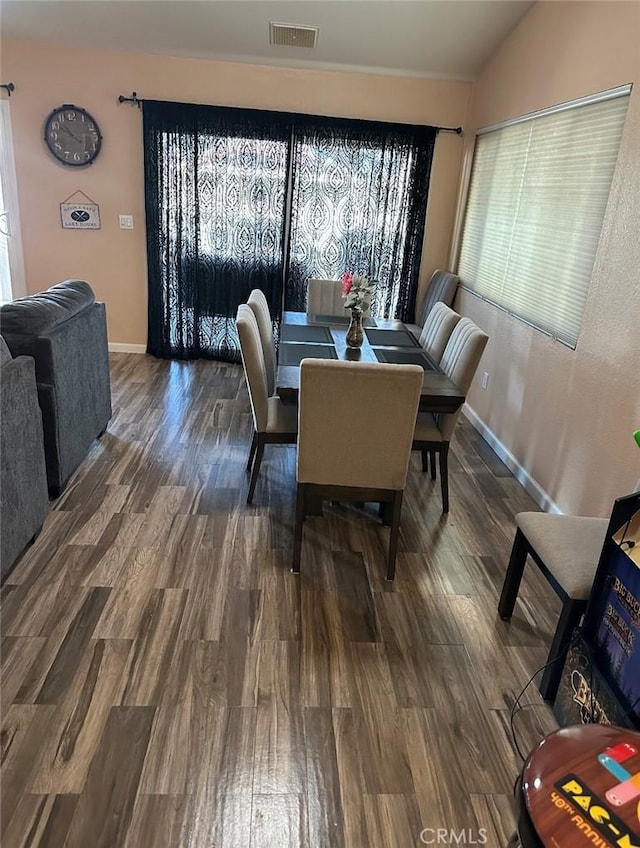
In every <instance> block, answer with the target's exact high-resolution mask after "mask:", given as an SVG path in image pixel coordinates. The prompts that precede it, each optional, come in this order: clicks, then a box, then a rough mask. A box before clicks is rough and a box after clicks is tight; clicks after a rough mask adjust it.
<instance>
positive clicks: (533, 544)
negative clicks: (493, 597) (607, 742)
mask: <svg viewBox="0 0 640 848" xmlns="http://www.w3.org/2000/svg"><path fill="white" fill-rule="evenodd" d="M608 526H609V519H607V518H590V517H587V516H582V515H548V514H547V513H545V512H519V513H518V514H517V515H516V535H515V538H514V540H513V547H512V549H511V556H510V558H509V565H508V568H507V572H506V574H505V577H504V583H503V585H502V592H501V594H500V601H499V603H498V613H499V615H500V618H503V619H506V620H509V619H510V618H511V616H512V614H513V608H514V606H515V603H516V598H517V596H518V590H519V588H520V581H521V580H522V576H523V573H524V567H525V565H526V562H527V557H528V556H530V557H531V559H532V560H533V562H535V564H536V565H537V566H538V568H539V569H540V571H541V572H542V574H543V576H544V577H545V578H546V579H547V580H548V582H549V584H550V585H551V587H552V588H553V590H554V592H555V593H556V594H557V595H558V597H559V598H560V599H561V600H562V612H561V613H560V618H559V620H558V624H557V627H556V631H555V634H554V636H553V641H552V642H551V647H550V649H549V656H548V659H547V665H546V668H545V670H544V673H543V675H542V679H541V681H540V687H539V688H540V694H541V695H542V697H543V698H544V699H545V701H553V699H554V698H555V696H556V692H557V691H558V686H559V685H560V679H561V677H562V670H563V667H564V659H565V657H566V656H567V653H568V651H569V647H570V645H571V639H572V638H573V631H574V628H575V627H577V626H578V625H579V623H580V619H581V618H582V615H583V613H584V611H585V610H586V608H587V602H588V600H589V595H590V594H591V587H592V585H593V580H594V577H595V574H596V569H597V567H598V562H599V561H600V554H601V552H602V547H603V545H604V541H605V536H606V533H607V527H608Z"/></svg>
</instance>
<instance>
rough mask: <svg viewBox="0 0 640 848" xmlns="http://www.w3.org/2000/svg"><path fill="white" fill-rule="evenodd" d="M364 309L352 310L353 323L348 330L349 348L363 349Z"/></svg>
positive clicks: (354, 308)
mask: <svg viewBox="0 0 640 848" xmlns="http://www.w3.org/2000/svg"><path fill="white" fill-rule="evenodd" d="M363 339H364V336H363V333H362V309H358V307H357V306H355V307H353V309H352V310H351V322H350V324H349V329H348V330H347V347H362V342H363Z"/></svg>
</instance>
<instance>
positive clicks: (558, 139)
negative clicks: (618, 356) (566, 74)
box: [458, 86, 630, 347]
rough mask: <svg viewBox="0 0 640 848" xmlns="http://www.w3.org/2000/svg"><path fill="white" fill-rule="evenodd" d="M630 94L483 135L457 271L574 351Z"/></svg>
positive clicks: (567, 107)
mask: <svg viewBox="0 0 640 848" xmlns="http://www.w3.org/2000/svg"><path fill="white" fill-rule="evenodd" d="M629 91H630V87H629V86H625V87H623V88H619V89H615V90H612V91H609V92H604V93H603V94H600V95H595V96H594V97H591V98H584V99H583V100H580V101H575V102H573V103H570V104H563V105H562V106H560V107H554V108H552V109H549V110H546V111H545V112H544V113H536V115H533V116H524V117H523V118H520V119H517V120H516V121H512V122H509V123H508V124H505V125H502V126H500V127H497V128H495V127H490V128H488V129H487V130H484V131H481V133H480V134H479V135H478V138H477V140H476V149H475V153H474V159H473V168H472V172H471V183H470V187H469V198H468V201H467V209H466V214H465V221H464V228H463V234H462V244H461V249H460V259H459V263H458V273H459V275H460V277H461V279H462V283H463V285H464V286H466V287H467V288H468V289H470V290H471V291H473V292H475V293H476V294H478V295H479V296H481V297H483V298H485V299H486V300H488V301H490V302H492V303H495V304H496V305H498V306H500V307H502V308H503V309H505V310H507V311H508V312H509V313H511V314H513V315H516V316H517V317H519V318H522V319H523V320H525V321H527V322H529V323H531V324H532V325H533V326H535V327H537V328H538V329H541V330H543V331H545V332H547V333H549V334H550V335H552V336H553V337H554V338H557V339H559V340H560V341H563V342H564V343H566V344H568V345H570V346H572V347H575V344H576V342H577V339H578V333H579V332H580V324H581V320H582V312H583V309H584V304H585V300H586V297H587V290H588V286H589V281H590V279H591V272H592V268H593V262H594V259H595V254H596V250H597V247H598V241H599V238H600V230H601V227H602V220H603V217H604V213H605V208H606V205H607V199H608V197H609V189H610V186H611V179H612V177H613V170H614V167H615V163H616V158H617V155H618V148H619V145H620V138H621V136H622V129H623V126H624V121H625V117H626V113H627V105H628V99H629V98H628V95H629Z"/></svg>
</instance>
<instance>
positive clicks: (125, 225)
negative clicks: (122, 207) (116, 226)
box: [118, 215, 133, 230]
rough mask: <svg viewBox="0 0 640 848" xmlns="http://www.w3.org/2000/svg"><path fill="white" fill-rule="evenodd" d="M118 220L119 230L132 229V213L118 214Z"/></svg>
mask: <svg viewBox="0 0 640 848" xmlns="http://www.w3.org/2000/svg"><path fill="white" fill-rule="evenodd" d="M118 217H119V220H120V229H121V230H132V229H133V215H119V216H118Z"/></svg>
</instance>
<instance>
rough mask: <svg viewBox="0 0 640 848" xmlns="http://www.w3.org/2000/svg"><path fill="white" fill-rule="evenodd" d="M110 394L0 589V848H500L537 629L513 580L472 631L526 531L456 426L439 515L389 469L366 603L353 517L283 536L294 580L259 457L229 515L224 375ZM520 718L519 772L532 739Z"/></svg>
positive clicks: (230, 461)
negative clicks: (390, 517)
mask: <svg viewBox="0 0 640 848" xmlns="http://www.w3.org/2000/svg"><path fill="white" fill-rule="evenodd" d="M112 377H113V401H114V415H113V419H112V421H111V424H110V426H109V429H108V432H107V434H106V435H105V436H104V437H103V439H102V441H101V442H100V443H97V442H96V444H95V446H94V448H93V450H92V452H91V454H90V455H89V457H88V458H87V460H86V461H85V462H84V463H83V465H82V467H81V468H80V469H79V470H78V472H77V473H76V475H75V476H74V478H73V480H72V481H71V484H70V485H69V486H68V488H67V489H66V491H65V493H64V494H63V496H62V497H61V498H60V499H59V500H58V501H56V502H55V503H54V504H52V509H51V512H50V514H49V516H48V518H47V521H46V523H45V526H44V529H43V531H42V533H41V534H40V536H39V537H38V539H37V540H36V543H35V545H33V546H32V547H31V548H30V549H29V550H27V552H26V553H25V554H24V556H23V557H22V559H21V560H20V562H19V563H18V565H17V566H16V568H15V569H14V571H13V572H12V573H11V575H10V576H9V577H8V579H7V580H6V582H5V585H4V586H3V589H2V607H1V626H2V688H1V690H0V695H1V702H2V733H1V737H0V739H1V746H0V750H1V755H0V756H1V758H2V781H1V794H2V820H1V833H0V837H1V844H2V846H3V848H22V846H41V848H44V846H46V848H57V846H63V845H65V846H69V848H71V846H73V848H98V847H99V846H104V848H120V846H123V848H165V847H166V848H178V846H192V848H213V846H215V848H241V846H251V848H267V846H277V848H286V846H291V848H306V846H309V847H310V848H311V846H313V848H333V846H347V848H378V846H380V848H383V846H384V848H408V847H409V846H420V845H423V844H429V843H428V841H426V840H428V839H432V838H433V834H432V831H426V830H425V829H427V828H432V829H434V830H437V829H438V828H443V829H446V831H447V832H449V831H452V830H455V831H456V832H458V839H459V838H460V837H459V832H460V831H461V830H465V831H466V832H467V833H466V835H465V838H466V839H467V844H469V843H470V842H471V838H475V839H476V842H478V840H480V839H481V838H482V833H485V832H486V838H485V841H484V842H478V844H486V845H487V846H489V848H500V846H503V845H504V844H505V843H506V841H507V837H508V834H509V832H510V831H511V829H512V827H513V816H512V810H511V792H512V787H513V782H514V778H515V776H516V774H517V772H518V770H519V768H520V759H519V757H518V756H517V754H516V752H515V750H514V745H513V742H512V738H511V732H510V727H509V717H510V709H511V706H512V704H513V701H514V699H515V697H516V696H517V694H518V693H519V692H520V690H521V688H522V687H523V686H524V684H525V683H526V682H527V680H528V679H529V677H530V675H531V674H532V673H533V672H534V671H535V670H536V669H537V668H538V667H539V666H541V665H542V664H543V663H544V661H545V658H546V652H547V649H548V645H549V643H550V640H551V634H552V631H553V629H554V627H555V621H556V618H557V615H558V609H559V608H558V605H557V603H556V601H555V600H554V599H553V597H552V595H551V594H550V592H549V590H548V587H547V585H546V583H545V582H544V581H543V580H542V579H541V578H540V577H539V575H538V574H537V571H536V570H534V569H530V568H528V569H527V572H526V576H525V580H524V582H523V585H522V589H521V597H520V599H519V600H518V603H517V606H516V612H515V615H514V618H513V620H512V621H511V623H510V624H507V623H505V622H503V621H501V620H500V619H499V618H498V616H497V611H496V608H497V602H498V595H499V591H500V587H501V584H502V578H503V574H504V571H505V568H506V563H507V559H508V553H509V550H510V546H511V541H512V538H513V532H514V522H513V517H514V515H515V513H516V512H518V511H519V510H522V509H532V508H535V507H534V505H533V503H532V501H531V499H530V498H529V497H528V495H527V494H526V493H525V492H524V490H523V489H522V487H521V486H520V485H519V484H518V483H517V481H516V480H514V479H513V477H512V476H511V475H510V473H509V472H508V470H507V469H506V468H505V466H504V465H503V464H502V463H501V462H500V461H499V460H498V459H497V457H496V456H495V455H494V454H493V453H492V452H491V450H490V449H489V448H488V447H487V445H486V444H485V443H484V442H483V441H482V440H481V439H480V437H479V436H478V435H477V434H476V433H475V431H474V430H473V429H472V428H471V427H470V425H469V424H468V423H467V422H466V421H465V420H464V419H461V421H460V424H459V427H458V430H457V433H456V436H455V439H454V443H453V445H452V453H451V455H450V479H451V512H450V513H449V514H448V516H443V515H442V514H441V500H440V490H439V481H438V482H436V483H433V482H431V480H430V479H429V476H428V475H427V474H423V473H422V472H421V471H420V470H419V469H420V456H419V455H418V454H417V453H416V454H414V456H413V458H412V467H411V471H410V475H409V482H408V487H407V492H406V496H405V501H404V507H403V518H402V530H401V538H400V552H399V555H398V562H397V573H396V579H395V582H394V583H393V584H389V583H387V582H386V581H385V579H384V575H385V551H386V545H387V535H386V534H388V532H389V531H388V528H383V527H382V526H381V525H380V524H379V523H378V522H377V521H376V520H375V516H376V511H375V510H374V508H373V505H370V506H369V507H367V508H366V509H365V510H358V509H356V508H351V507H347V506H331V507H327V506H326V507H325V512H324V517H319V516H318V517H312V518H309V519H308V520H307V522H306V523H305V532H304V546H303V555H302V573H301V574H300V575H299V576H295V575H293V574H291V573H290V571H289V567H290V564H291V556H292V531H293V514H294V498H295V448H293V447H281V446H269V447H267V449H266V451H265V459H264V462H263V466H262V471H261V474H260V478H259V480H258V486H257V489H256V494H255V498H254V505H253V506H252V507H248V506H246V504H245V498H246V490H247V477H246V475H245V471H244V466H245V463H246V458H247V452H248V448H249V442H250V437H251V429H252V428H251V421H250V414H249V405H248V398H247V393H246V389H245V387H244V380H243V379H242V372H241V369H240V367H238V366H232V365H225V364H220V363H214V362H204V361H200V362H191V363H179V362H173V363H169V362H165V361H160V360H155V359H153V358H151V357H148V356H140V355H133V354H114V355H113V356H112ZM336 438H337V439H338V438H340V434H339V433H336ZM373 459H374V461H375V458H373ZM523 702H524V703H525V704H528V705H529V706H527V707H526V708H525V709H524V710H522V711H520V712H519V713H518V714H517V716H516V718H515V727H516V730H517V734H518V740H519V743H520V746H521V748H522V749H523V751H525V752H526V751H528V750H529V749H530V748H531V747H532V746H533V745H534V744H535V743H536V742H537V741H538V740H539V739H540V738H541V737H542V736H543V735H545V733H547V732H549V731H550V730H552V729H554V727H555V722H554V719H553V716H552V714H551V711H550V709H549V708H548V707H547V706H546V705H545V704H544V703H543V702H542V701H541V699H540V696H539V694H538V692H537V688H536V686H535V684H534V685H533V686H531V687H530V688H529V690H528V691H527V693H526V695H525V697H524V699H523ZM481 829H484V830H481ZM423 831H424V833H423V838H422V840H421V836H420V834H421V832H423ZM431 844H433V843H431ZM453 844H456V843H453ZM471 844H473V843H471Z"/></svg>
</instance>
